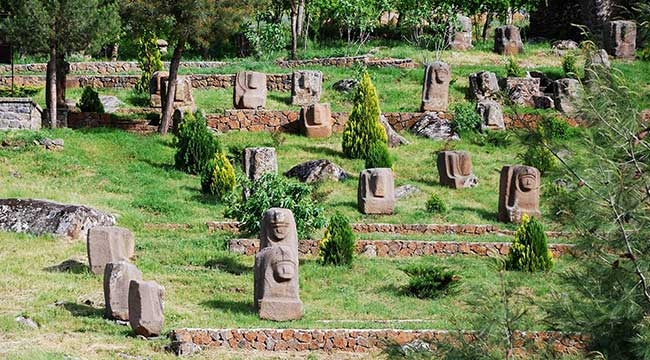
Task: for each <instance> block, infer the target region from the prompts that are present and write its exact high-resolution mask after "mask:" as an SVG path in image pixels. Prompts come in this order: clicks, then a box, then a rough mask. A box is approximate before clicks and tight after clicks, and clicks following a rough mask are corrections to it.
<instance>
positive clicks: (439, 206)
mask: <svg viewBox="0 0 650 360" xmlns="http://www.w3.org/2000/svg"><path fill="white" fill-rule="evenodd" d="M426 207H427V212H428V213H430V214H444V213H446V212H447V204H445V202H444V201H443V200H442V198H441V197H440V195H438V194H436V193H432V194H431V197H429V200H427V204H426Z"/></svg>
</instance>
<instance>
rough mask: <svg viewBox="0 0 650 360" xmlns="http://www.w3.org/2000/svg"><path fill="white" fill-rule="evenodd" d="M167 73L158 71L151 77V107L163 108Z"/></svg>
mask: <svg viewBox="0 0 650 360" xmlns="http://www.w3.org/2000/svg"><path fill="white" fill-rule="evenodd" d="M168 76H169V73H168V72H167V71H156V72H154V73H153V74H152V75H151V80H149V106H151V107H157V108H159V107H162V100H161V92H162V88H163V84H164V80H163V79H167V77H168Z"/></svg>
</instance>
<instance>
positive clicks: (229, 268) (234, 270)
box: [205, 255, 253, 275]
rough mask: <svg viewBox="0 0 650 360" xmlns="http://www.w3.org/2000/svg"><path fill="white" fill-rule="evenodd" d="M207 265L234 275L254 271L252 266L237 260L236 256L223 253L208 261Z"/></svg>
mask: <svg viewBox="0 0 650 360" xmlns="http://www.w3.org/2000/svg"><path fill="white" fill-rule="evenodd" d="M205 266H206V267H208V268H210V269H219V270H221V271H224V272H227V273H228V274H233V275H241V274H245V273H250V272H252V271H253V268H252V267H250V266H247V265H244V264H242V263H240V262H239V261H237V259H236V258H235V257H233V256H228V255H222V256H219V257H217V258H215V259H210V260H208V261H206V263H205Z"/></svg>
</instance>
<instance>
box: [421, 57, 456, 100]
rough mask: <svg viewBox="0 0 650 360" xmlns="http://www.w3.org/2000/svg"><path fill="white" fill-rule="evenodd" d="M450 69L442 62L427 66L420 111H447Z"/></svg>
mask: <svg viewBox="0 0 650 360" xmlns="http://www.w3.org/2000/svg"><path fill="white" fill-rule="evenodd" d="M450 81H451V67H450V66H449V64H447V63H444V62H442V61H436V62H434V63H431V64H429V65H427V67H426V69H425V70H424V83H423V86H422V106H421V111H447V109H448V107H449V82H450Z"/></svg>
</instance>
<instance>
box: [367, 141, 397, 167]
mask: <svg viewBox="0 0 650 360" xmlns="http://www.w3.org/2000/svg"><path fill="white" fill-rule="evenodd" d="M392 167H393V158H392V157H391V155H390V153H389V152H388V145H386V143H383V142H375V143H373V144H372V145H371V146H370V149H369V150H368V155H367V156H366V169H372V168H392Z"/></svg>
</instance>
